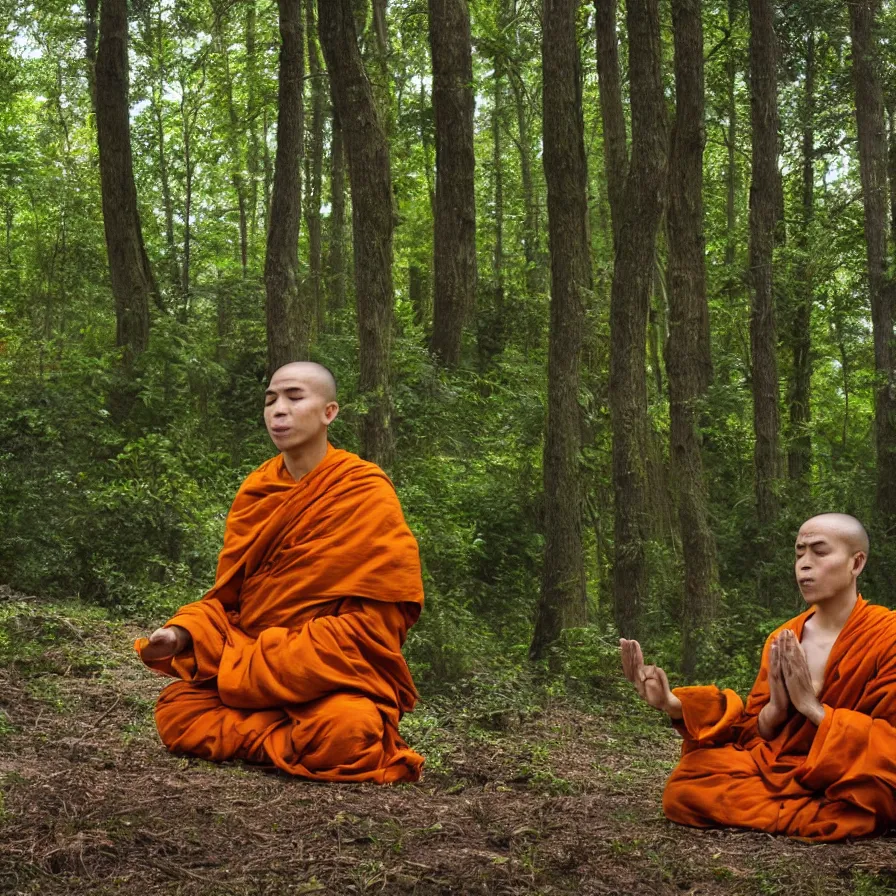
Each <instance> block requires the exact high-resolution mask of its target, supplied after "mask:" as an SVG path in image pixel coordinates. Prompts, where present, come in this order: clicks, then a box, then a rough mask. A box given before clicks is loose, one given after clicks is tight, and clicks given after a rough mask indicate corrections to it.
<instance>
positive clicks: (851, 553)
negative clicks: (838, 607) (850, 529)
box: [795, 518, 865, 604]
mask: <svg viewBox="0 0 896 896" xmlns="http://www.w3.org/2000/svg"><path fill="white" fill-rule="evenodd" d="M864 565H865V554H864V552H862V551H861V550H857V547H856V545H855V543H854V542H853V540H852V539H851V538H849V537H848V534H844V533H843V532H841V531H839V529H838V527H837V526H836V525H832V524H831V523H829V522H826V521H825V520H824V519H823V518H816V519H811V520H808V521H807V522H805V523H803V525H802V527H801V528H800V531H799V534H798V535H797V537H796V564H795V570H796V581H797V585H799V589H800V593H801V594H802V595H803V597H804V598H805V600H806V602H807V603H810V604H816V603H820V602H822V601H827V600H831V599H836V598H838V597H850V596H852V595H853V594H855V591H856V579H857V578H858V575H859V573H860V572H861V571H862V568H863V567H864Z"/></svg>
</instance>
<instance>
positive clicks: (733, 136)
mask: <svg viewBox="0 0 896 896" xmlns="http://www.w3.org/2000/svg"><path fill="white" fill-rule="evenodd" d="M736 4H737V0H728V43H729V46H728V58H727V59H726V61H725V81H726V86H727V101H728V109H727V112H728V127H727V129H726V131H725V271H726V279H727V283H728V288H727V293H728V302H729V304H730V306H731V307H732V308H733V307H734V306H735V302H736V301H737V289H738V279H739V278H737V277H736V276H735V273H734V261H735V249H736V245H737V202H736V200H737V165H736V153H737V93H736V90H737V56H736V54H735V44H734V23H735V21H736V20H737V8H736Z"/></svg>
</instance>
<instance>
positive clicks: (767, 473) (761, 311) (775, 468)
mask: <svg viewBox="0 0 896 896" xmlns="http://www.w3.org/2000/svg"><path fill="white" fill-rule="evenodd" d="M749 2H750V118H751V121H752V125H753V136H752V149H753V176H752V180H751V182H750V278H749V279H750V284H751V286H752V293H753V296H752V298H753V301H752V308H751V314H750V348H751V355H752V379H753V430H754V435H755V450H754V473H755V480H754V481H755V497H756V516H757V521H758V523H759V529H760V532H761V533H768V532H769V527H770V526H771V525H772V524H773V523H774V522H775V520H776V519H777V516H778V499H777V495H776V493H775V483H776V481H777V479H778V476H779V472H780V457H779V445H778V431H779V414H778V358H777V354H776V352H777V327H776V322H775V298H774V291H773V280H772V255H773V251H774V246H775V225H776V224H777V219H778V210H779V208H780V205H781V202H780V193H781V177H780V172H779V171H778V98H777V58H778V54H777V46H776V39H775V30H774V18H773V16H774V14H773V8H772V2H771V0H749ZM764 538H765V534H763V535H762V536H761V540H764ZM763 559H767V558H765V557H763Z"/></svg>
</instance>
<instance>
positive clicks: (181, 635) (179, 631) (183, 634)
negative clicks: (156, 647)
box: [166, 625, 193, 656]
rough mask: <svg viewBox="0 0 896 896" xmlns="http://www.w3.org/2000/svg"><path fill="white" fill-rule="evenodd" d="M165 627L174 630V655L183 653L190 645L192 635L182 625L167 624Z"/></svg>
mask: <svg viewBox="0 0 896 896" xmlns="http://www.w3.org/2000/svg"><path fill="white" fill-rule="evenodd" d="M166 628H168V629H170V630H171V631H172V632H174V637H175V638H176V639H177V643H176V644H175V647H174V655H175V656H177V654H179V653H183V652H184V651H185V650H186V649H187V648H189V647H190V646H192V644H193V636H192V635H191V634H190V633H189V632H188V631H187V630H186V629H185V628H184V627H183V626H182V625H168V626H166Z"/></svg>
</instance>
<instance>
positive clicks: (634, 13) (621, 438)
mask: <svg viewBox="0 0 896 896" xmlns="http://www.w3.org/2000/svg"><path fill="white" fill-rule="evenodd" d="M626 21H627V24H628V37H629V70H630V75H629V77H630V83H631V88H630V90H631V121H632V150H631V164H630V167H629V173H628V177H627V178H626V184H625V194H624V201H623V206H622V219H621V221H620V225H619V243H618V248H617V251H616V264H615V267H614V271H613V286H612V290H611V295H610V422H611V428H612V432H613V492H614V500H615V526H614V529H615V539H614V540H615V552H616V556H615V560H614V564H613V608H614V615H615V618H616V625H617V627H618V628H619V631H620V633H621V634H622V635H623V636H625V637H636V636H637V634H638V631H639V627H640V625H641V613H642V607H643V605H644V603H645V601H646V596H647V561H646V555H645V548H646V542H647V539H648V534H649V532H650V526H649V523H648V509H649V508H648V496H647V467H646V465H647V458H648V440H647V431H648V424H647V376H646V367H645V343H646V335H647V334H646V328H647V312H648V308H649V307H650V294H651V290H652V288H653V274H654V267H655V261H654V254H655V251H656V235H657V231H658V229H659V223H660V219H661V217H662V213H663V196H664V193H665V185H666V168H667V133H666V131H667V128H666V117H665V115H666V111H665V99H664V97H663V84H662V74H661V71H660V60H661V48H660V18H659V9H658V3H657V0H629V2H628V4H627V8H626Z"/></svg>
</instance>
